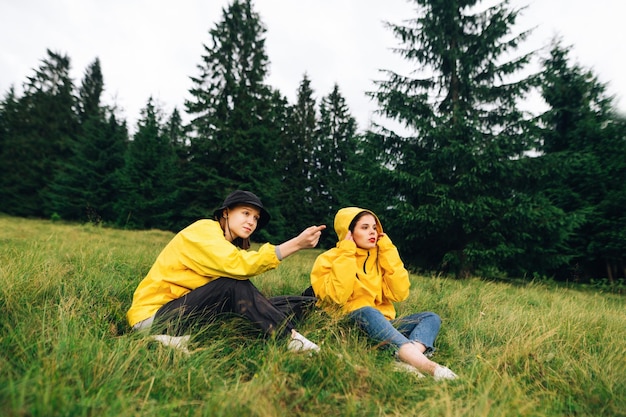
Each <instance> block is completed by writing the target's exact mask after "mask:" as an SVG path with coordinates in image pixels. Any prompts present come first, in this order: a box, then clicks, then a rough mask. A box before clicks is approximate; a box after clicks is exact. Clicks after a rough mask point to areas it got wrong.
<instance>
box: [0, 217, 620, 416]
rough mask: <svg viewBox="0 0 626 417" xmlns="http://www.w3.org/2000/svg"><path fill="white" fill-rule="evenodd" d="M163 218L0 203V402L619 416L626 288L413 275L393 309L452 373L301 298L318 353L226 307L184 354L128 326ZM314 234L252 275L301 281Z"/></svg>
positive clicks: (11, 405) (99, 412) (194, 410)
mask: <svg viewBox="0 0 626 417" xmlns="http://www.w3.org/2000/svg"><path fill="white" fill-rule="evenodd" d="M171 237H172V234H171V233H169V232H162V231H123V230H115V229H108V228H104V227H97V226H93V225H76V224H61V223H52V222H48V221H41V220H27V219H20V218H14V217H8V216H0V307H1V312H2V315H1V316H0V326H1V330H0V414H1V415H3V416H42V417H43V416H45V417H50V416H260V417H266V416H267V417H271V416H284V415H299V416H322V415H323V416H472V417H473V416H626V343H625V342H626V314H625V312H626V309H625V307H626V299H625V298H624V296H621V295H616V294H605V293H599V292H590V291H582V290H577V289H574V288H560V287H558V286H555V285H547V284H542V283H534V282H530V283H527V284H523V285H513V284H511V283H502V282H489V281H485V280H481V279H478V278H473V279H467V280H454V279H449V278H445V277H422V276H416V275H413V276H411V282H412V292H411V295H410V298H409V299H408V300H407V301H405V302H403V303H399V304H398V305H397V309H398V313H399V314H400V315H402V314H409V313H412V312H417V311H426V310H431V311H435V312H437V313H438V314H439V315H440V316H441V317H442V319H443V325H442V330H441V333H440V335H439V338H438V339H437V343H436V345H437V352H436V354H435V357H434V360H436V361H437V362H439V363H442V364H445V365H447V366H449V367H450V368H451V369H452V370H454V371H455V372H456V373H457V374H459V376H460V379H459V380H456V381H450V382H436V381H434V380H433V379H432V378H417V377H416V376H414V375H412V374H407V373H403V372H399V371H396V370H395V369H394V367H393V356H392V355H391V354H390V352H389V351H386V350H381V349H380V348H379V347H378V346H375V345H373V344H372V343H370V342H369V341H368V340H367V338H365V337H364V335H363V334H362V333H361V332H360V331H358V330H356V329H355V328H354V327H353V326H351V325H350V324H349V323H346V322H345V321H343V320H341V319H338V318H332V317H329V316H328V315H326V314H323V313H321V312H319V311H315V312H313V313H312V314H311V315H310V316H309V317H308V318H307V319H306V320H305V321H304V322H302V323H300V324H299V330H300V331H301V332H302V333H303V334H305V335H307V336H308V337H310V338H311V339H312V340H314V341H316V342H317V343H319V344H320V345H321V347H322V350H321V352H320V353H319V354H316V355H313V356H310V355H308V354H297V353H292V352H288V351H287V349H286V346H285V343H284V341H280V340H264V339H261V338H260V337H258V336H257V335H256V333H255V331H254V329H253V328H252V327H251V325H250V324H248V323H246V322H244V321H243V320H240V319H233V320H229V321H226V322H223V323H220V324H216V325H214V326H211V327H210V328H206V329H203V330H202V331H201V332H199V333H198V334H196V335H195V336H194V338H193V343H192V347H193V353H192V354H191V355H188V356H187V355H184V354H182V353H180V352H178V351H174V350H172V349H168V348H165V347H162V346H160V345H158V344H155V343H154V342H151V341H149V339H146V338H145V337H142V336H141V335H138V334H135V333H132V332H131V331H130V329H129V327H128V325H127V323H126V318H125V314H126V310H127V309H128V307H129V305H130V302H131V299H132V294H133V291H134V289H135V287H136V286H137V284H138V282H139V281H140V280H141V278H142V277H143V276H144V275H145V273H146V272H147V271H148V269H149V268H150V266H151V265H152V262H153V261H154V259H155V258H156V256H157V255H158V253H159V251H160V250H161V249H162V248H163V246H164V245H165V244H166V243H167V242H168V241H169V239H171ZM318 253H320V251H319V250H309V251H301V252H299V253H297V254H295V255H293V256H291V257H289V258H287V259H286V260H285V261H283V263H282V264H281V266H280V267H279V268H278V269H277V270H274V271H271V272H269V273H266V274H264V275H262V276H259V277H256V278H254V279H253V281H254V282H255V284H256V285H257V286H258V287H259V288H260V289H261V290H262V291H263V292H264V293H265V294H267V295H268V296H271V295H280V294H298V293H300V292H301V291H302V290H303V289H304V288H306V287H307V286H308V272H309V271H310V269H311V266H312V265H313V262H314V260H315V256H316V255H317V254H318Z"/></svg>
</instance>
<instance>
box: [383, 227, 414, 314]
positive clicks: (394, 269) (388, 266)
mask: <svg viewBox="0 0 626 417" xmlns="http://www.w3.org/2000/svg"><path fill="white" fill-rule="evenodd" d="M378 249H379V252H378V256H379V262H380V268H381V273H382V276H383V282H382V285H383V296H384V297H385V298H387V299H388V300H389V301H392V302H396V301H404V300H406V299H407V297H408V296H409V288H410V286H411V283H410V281H409V271H407V270H406V268H405V267H404V263H403V262H402V259H400V254H399V253H398V249H397V248H396V247H395V245H394V244H393V243H392V242H391V239H390V238H389V236H387V235H385V236H383V237H382V238H380V240H379V241H378Z"/></svg>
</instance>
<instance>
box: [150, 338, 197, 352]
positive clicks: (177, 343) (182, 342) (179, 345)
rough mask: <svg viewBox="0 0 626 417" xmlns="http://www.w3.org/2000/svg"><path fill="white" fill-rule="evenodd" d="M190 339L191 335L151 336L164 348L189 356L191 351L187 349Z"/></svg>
mask: <svg viewBox="0 0 626 417" xmlns="http://www.w3.org/2000/svg"><path fill="white" fill-rule="evenodd" d="M189 337H190V336H189V335H185V336H169V335H166V334H156V335H153V336H151V339H153V340H156V341H157V342H159V343H161V344H162V345H163V346H167V347H172V348H174V349H176V350H179V351H181V352H183V353H185V354H187V355H188V354H189V350H188V349H187V346H188V344H189Z"/></svg>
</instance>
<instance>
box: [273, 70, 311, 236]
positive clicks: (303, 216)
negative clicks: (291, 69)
mask: <svg viewBox="0 0 626 417" xmlns="http://www.w3.org/2000/svg"><path fill="white" fill-rule="evenodd" d="M316 129H317V111H316V108H315V98H314V97H313V89H312V88H311V81H310V80H309V79H308V77H307V76H306V74H305V75H304V76H303V78H302V81H301V82H300V85H299V87H298V91H297V99H296V103H295V104H294V105H292V106H291V107H290V111H289V119H288V122H287V131H286V135H285V137H284V142H283V143H282V144H281V146H280V149H281V154H280V156H279V158H280V159H279V164H280V166H281V168H282V175H281V182H282V194H281V195H282V197H281V199H280V200H281V204H282V214H283V215H284V216H285V217H286V218H287V219H298V221H297V222H293V221H292V222H289V223H288V225H287V233H288V234H289V235H294V234H296V233H298V232H299V229H301V225H302V224H313V223H315V222H316V220H315V217H314V210H313V208H312V204H313V199H314V197H315V195H314V194H313V191H314V190H313V172H314V170H315V168H316V167H315V166H314V162H313V158H314V155H313V147H314V144H315V140H316V134H317V133H316Z"/></svg>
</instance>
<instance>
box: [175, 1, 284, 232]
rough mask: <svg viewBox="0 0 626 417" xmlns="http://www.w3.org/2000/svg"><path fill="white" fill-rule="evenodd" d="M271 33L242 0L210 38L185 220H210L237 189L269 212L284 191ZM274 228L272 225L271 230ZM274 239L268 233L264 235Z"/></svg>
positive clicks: (197, 95)
mask: <svg viewBox="0 0 626 417" xmlns="http://www.w3.org/2000/svg"><path fill="white" fill-rule="evenodd" d="M265 31H266V30H265V27H264V26H263V24H262V22H261V20H260V17H259V15H258V14H257V13H256V12H255V11H254V10H253V8H252V3H251V1H249V0H244V1H239V0H235V1H233V3H232V4H230V5H229V6H228V7H227V8H226V9H224V10H223V17H222V20H221V21H220V22H218V23H217V25H216V26H215V28H214V29H212V30H211V31H210V35H211V41H212V44H211V45H210V46H206V45H205V48H204V55H203V56H202V63H201V64H200V65H199V66H198V69H199V70H200V74H199V75H198V76H196V77H192V82H193V87H192V89H191V90H190V94H191V96H192V99H191V100H189V101H187V103H186V108H187V113H188V114H189V115H190V116H191V123H190V138H189V140H190V160H189V165H190V166H189V179H188V184H189V189H188V191H187V193H186V195H185V196H184V198H183V199H184V201H186V202H187V207H188V210H187V213H186V217H194V216H197V217H200V216H203V215H206V214H207V213H210V211H211V210H212V209H213V208H215V207H216V206H217V205H218V204H219V203H220V202H221V201H222V199H223V198H224V196H225V195H226V194H228V193H229V192H230V191H232V190H234V189H236V188H242V189H248V190H251V191H253V192H255V193H256V194H258V195H259V196H260V197H261V198H262V199H263V201H267V204H268V205H271V202H272V201H273V200H274V198H275V194H276V191H277V190H278V189H279V186H280V184H279V179H278V176H277V175H276V168H275V166H274V164H271V163H268V161H271V160H272V157H273V156H274V152H275V149H276V147H277V142H276V140H277V139H276V138H277V137H278V136H279V135H278V133H279V132H277V131H276V129H275V126H274V125H273V123H271V112H272V109H271V104H270V97H271V94H272V93H271V89H270V88H269V87H268V86H267V85H266V84H265V83H264V80H265V77H266V75H267V67H268V58H267V55H266V52H265V38H264V34H265ZM271 227H273V225H272V224H270V228H271ZM264 233H267V230H264Z"/></svg>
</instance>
